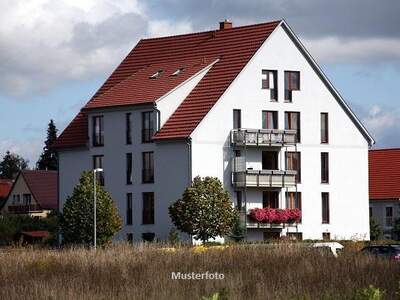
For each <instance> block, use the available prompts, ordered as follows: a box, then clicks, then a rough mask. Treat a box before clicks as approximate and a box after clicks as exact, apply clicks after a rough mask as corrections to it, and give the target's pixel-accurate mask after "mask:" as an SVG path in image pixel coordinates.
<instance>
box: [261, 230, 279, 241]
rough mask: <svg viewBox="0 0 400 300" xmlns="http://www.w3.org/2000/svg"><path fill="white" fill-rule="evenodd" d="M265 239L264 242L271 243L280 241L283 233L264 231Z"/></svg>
mask: <svg viewBox="0 0 400 300" xmlns="http://www.w3.org/2000/svg"><path fill="white" fill-rule="evenodd" d="M263 237H264V241H269V240H277V239H280V237H281V233H280V231H275V230H274V231H264V232H263Z"/></svg>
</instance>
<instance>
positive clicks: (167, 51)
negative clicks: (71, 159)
mask: <svg viewBox="0 0 400 300" xmlns="http://www.w3.org/2000/svg"><path fill="white" fill-rule="evenodd" d="M279 23H280V21H274V22H269V23H262V24H256V25H248V26H241V27H234V28H228V29H223V30H212V31H206V32H200V33H192V34H184V35H177V36H170V37H163V38H152V39H144V40H141V41H139V43H138V44H137V45H136V47H135V48H134V49H133V50H132V51H131V52H130V53H129V54H128V56H127V57H126V58H125V59H124V60H123V61H122V63H121V64H120V65H119V66H118V67H117V68H116V70H115V71H114V72H113V73H112V74H111V76H110V77H109V78H108V79H107V80H106V82H105V83H104V84H103V86H102V87H101V88H100V89H99V90H98V91H97V92H96V94H95V95H94V96H93V98H92V99H91V100H90V101H89V102H88V103H87V104H86V106H85V107H84V109H83V110H82V111H81V112H80V113H79V114H78V116H77V117H75V119H74V120H73V121H72V122H71V124H70V125H69V126H68V127H67V128H66V129H65V130H64V132H63V133H62V134H61V135H60V137H59V138H58V140H57V141H56V144H55V146H56V147H58V148H69V147H78V146H85V145H86V143H87V139H88V138H87V137H88V132H87V131H88V129H87V116H86V113H87V110H89V109H94V108H102V107H110V106H114V105H132V104H137V103H143V101H144V102H146V103H148V102H150V103H151V102H154V101H156V100H157V97H159V96H160V95H161V96H162V94H163V93H164V94H165V93H166V92H168V89H173V88H175V87H176V86H177V85H179V83H180V82H182V80H184V77H181V79H178V78H180V77H179V76H178V77H177V79H176V81H174V82H173V81H170V79H168V80H166V78H165V77H163V76H166V75H168V74H162V75H161V76H160V79H162V78H163V79H162V80H164V79H165V80H166V82H163V85H162V86H163V87H162V88H157V89H156V90H155V91H152V89H151V87H152V86H153V85H154V84H155V82H160V83H161V80H159V81H158V80H157V79H156V80H154V82H152V79H149V78H148V77H147V76H148V75H150V73H151V72H149V71H150V70H152V71H153V70H156V69H162V68H166V69H168V70H169V72H171V71H172V69H174V68H175V67H178V66H179V65H184V64H185V63H186V62H187V61H190V62H192V61H196V60H202V59H205V60H209V61H208V64H209V63H210V61H211V60H213V59H215V58H218V59H219V60H218V62H216V63H215V64H214V65H213V66H212V67H211V69H210V70H209V71H208V72H207V74H206V75H205V76H204V77H203V78H202V80H201V81H200V82H199V83H198V84H197V86H196V87H195V88H194V89H193V90H192V91H191V92H190V94H189V95H188V96H187V98H186V99H185V100H184V101H183V102H182V103H181V104H180V106H179V107H178V108H177V109H176V111H175V112H174V113H173V114H172V116H171V117H170V118H169V119H168V120H167V122H166V123H165V124H164V126H163V127H162V128H161V129H160V131H159V132H158V133H157V134H156V136H155V138H156V139H171V138H186V137H188V136H190V134H191V133H192V132H193V130H194V129H195V128H196V127H197V125H198V124H199V123H200V122H201V120H202V119H203V118H204V117H205V115H206V114H207V113H208V112H209V111H210V109H211V108H212V107H213V106H214V104H215V103H216V102H217V101H218V99H219V98H220V97H221V96H222V94H223V93H224V91H225V90H226V89H227V88H228V87H229V85H230V84H231V83H232V81H233V80H234V79H235V78H236V76H237V75H238V74H239V73H240V71H241V70H242V69H243V67H244V66H245V65H246V64H247V63H248V61H249V60H250V59H251V57H253V55H254V54H255V52H256V51H257V50H258V48H259V47H260V46H261V45H262V43H263V42H264V41H265V40H266V39H267V38H268V36H269V35H270V34H271V33H272V32H273V31H274V29H275V28H276V27H277V26H278V25H279ZM204 65H207V63H206V64H204ZM196 70H197V69H196ZM196 70H193V71H192V72H195V71H196ZM135 74H136V75H135ZM138 84H142V86H141V88H142V90H141V92H140V93H142V97H143V98H142V97H141V96H140V95H135V93H134V92H135V90H134V89H129V87H131V85H132V86H137V85H138ZM164 87H165V88H164ZM114 88H115V94H114ZM114 95H115V96H116V97H115V98H114ZM125 95H128V97H126V98H125V97H124V96H125ZM84 123H85V124H84Z"/></svg>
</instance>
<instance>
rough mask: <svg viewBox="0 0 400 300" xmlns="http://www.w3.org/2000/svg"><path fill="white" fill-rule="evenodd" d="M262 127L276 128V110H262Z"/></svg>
mask: <svg viewBox="0 0 400 300" xmlns="http://www.w3.org/2000/svg"><path fill="white" fill-rule="evenodd" d="M262 128H263V129H278V112H277V111H266V110H263V111H262Z"/></svg>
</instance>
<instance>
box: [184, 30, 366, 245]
mask: <svg viewBox="0 0 400 300" xmlns="http://www.w3.org/2000/svg"><path fill="white" fill-rule="evenodd" d="M262 69H267V70H278V102H271V101H270V96H269V90H262V89H261V79H262V76H261V70H262ZM285 70H295V71H300V72H301V75H300V88H301V90H300V91H294V92H293V102H292V103H286V102H284V71H285ZM233 109H241V111H242V127H243V128H257V129H258V128H261V127H262V115H261V112H262V111H263V110H272V111H278V128H279V129H284V112H285V111H296V112H300V115H301V143H300V144H298V147H297V151H300V152H301V169H302V174H301V177H302V182H301V184H299V185H298V191H299V192H301V193H302V210H303V223H302V224H301V225H300V227H299V231H301V232H302V233H303V238H304V239H320V238H321V237H322V232H330V233H331V237H332V238H346V239H350V238H359V239H368V238H369V223H368V143H367V141H366V139H365V138H364V137H363V135H362V134H361V133H360V131H359V130H358V128H357V127H356V126H355V125H354V123H353V122H352V120H351V119H350V118H349V116H348V115H347V114H346V112H345V111H344V110H343V109H342V107H341V106H340V105H339V104H338V102H337V100H336V99H335V98H334V97H333V95H332V94H331V93H330V91H329V90H328V89H327V87H326V86H325V85H324V84H323V82H322V81H321V79H320V78H319V77H318V75H317V74H316V72H315V71H314V70H313V69H312V67H311V65H310V64H309V63H308V62H307V60H306V59H305V57H304V56H303V55H302V54H301V52H300V51H299V50H298V49H297V47H296V46H295V45H294V43H293V42H292V41H291V40H290V38H289V37H288V35H287V34H286V32H285V31H284V30H283V29H282V28H281V27H279V28H277V29H276V30H275V31H274V32H273V33H272V34H271V36H270V37H269V38H268V40H267V41H266V42H265V43H264V45H263V46H262V47H261V48H260V49H259V51H258V52H257V54H256V55H255V56H254V57H253V59H252V60H251V61H250V62H249V63H248V65H247V66H246V67H245V68H244V70H243V71H242V72H241V73H240V74H239V76H238V77H237V78H236V80H235V81H234V83H233V84H232V85H231V86H230V87H229V89H228V90H227V91H226V92H225V94H224V95H223V96H222V97H221V99H220V100H219V101H218V102H217V103H216V105H215V106H214V107H213V108H212V110H211V111H210V112H209V113H208V115H207V116H206V117H205V118H204V119H203V120H202V122H201V123H200V125H199V126H198V127H197V128H196V130H195V131H194V132H193V133H192V136H191V137H192V141H193V154H192V155H193V176H196V175H201V176H217V177H219V178H220V179H221V180H223V182H224V185H225V187H226V188H227V189H229V190H230V191H231V192H233V190H232V186H231V166H230V159H231V157H232V148H231V147H230V144H229V132H230V130H231V129H232V124H233V113H232V111H233ZM321 112H328V113H329V144H326V145H321V144H320V113H321ZM284 150H285V149H284V148H283V149H282V153H280V157H281V162H283V157H284V153H283V151H284ZM288 150H289V151H290V150H292V151H293V150H294V148H289V149H288ZM260 151H261V150H260ZM321 152H329V168H330V170H329V173H330V174H329V176H330V183H329V184H321V183H320V172H321V171H320V170H321V167H320V153H321ZM260 153H261V152H260ZM249 158H250V163H249V164H250V165H252V166H253V167H255V168H260V166H261V154H259V155H258V158H257V154H256V153H254V152H251V153H250V156H249ZM257 159H258V161H257ZM292 190H293V189H292ZM321 192H329V193H330V220H331V222H330V224H327V225H326V224H322V222H321V218H322V217H321V210H322V209H321ZM260 195H261V193H260V192H251V193H249V194H248V202H249V204H250V206H255V205H260V206H261V203H262V201H261V199H260ZM283 202H284V201H283Z"/></svg>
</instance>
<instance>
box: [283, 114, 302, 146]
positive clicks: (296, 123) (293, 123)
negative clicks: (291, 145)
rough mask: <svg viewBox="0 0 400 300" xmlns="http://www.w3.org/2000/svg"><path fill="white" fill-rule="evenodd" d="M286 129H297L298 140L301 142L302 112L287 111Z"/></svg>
mask: <svg viewBox="0 0 400 300" xmlns="http://www.w3.org/2000/svg"><path fill="white" fill-rule="evenodd" d="M285 129H291V130H296V141H297V142H298V143H300V138H301V133H300V113H299V112H285Z"/></svg>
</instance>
